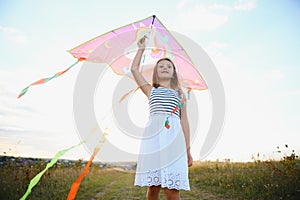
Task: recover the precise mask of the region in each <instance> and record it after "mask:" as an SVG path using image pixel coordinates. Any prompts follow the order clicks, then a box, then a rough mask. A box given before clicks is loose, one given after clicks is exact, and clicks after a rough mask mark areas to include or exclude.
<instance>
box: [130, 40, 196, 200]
mask: <svg viewBox="0 0 300 200" xmlns="http://www.w3.org/2000/svg"><path fill="white" fill-rule="evenodd" d="M138 47H139V49H138V52H137V54H136V56H135V58H134V60H133V63H132V67H131V73H132V75H133V77H134V79H135V81H136V83H137V84H138V86H139V87H140V88H141V90H142V91H143V93H144V94H145V95H146V96H147V97H148V99H149V107H150V116H149V122H148V124H147V126H146V128H145V132H144V135H143V139H142V141H141V148H140V154H139V158H138V162H137V170H136V176H135V183H134V184H135V185H138V186H148V190H147V199H159V193H160V189H161V188H163V189H164V193H165V197H166V199H172V200H175V199H176V200H177V199H180V193H179V190H190V186H189V180H188V166H191V165H192V162H193V160H192V156H191V153H190V133H189V124H188V119H187V111H186V98H185V96H184V94H183V92H182V90H181V88H180V86H179V82H178V77H177V73H176V68H175V66H174V64H173V62H172V61H171V60H170V59H168V58H163V59H160V60H158V62H157V63H156V66H155V68H154V71H153V80H152V86H151V85H150V84H149V83H148V82H147V81H146V80H145V78H144V77H143V76H142V74H141V73H140V71H139V65H140V62H141V58H142V55H143V52H144V49H145V37H144V38H142V39H140V40H139V41H138Z"/></svg>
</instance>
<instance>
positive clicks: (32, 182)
mask: <svg viewBox="0 0 300 200" xmlns="http://www.w3.org/2000/svg"><path fill="white" fill-rule="evenodd" d="M83 143H84V142H80V143H79V144H77V145H75V146H72V147H70V148H68V149H64V150H61V151H59V152H57V153H56V155H55V156H54V158H52V160H51V161H50V163H48V164H47V166H46V168H45V169H44V170H43V171H41V172H40V173H38V174H37V175H36V176H35V177H34V178H33V179H31V181H30V183H29V186H28V188H27V191H26V192H25V194H24V195H23V196H22V198H21V199H20V200H25V199H26V198H27V197H28V195H29V194H30V193H31V190H32V188H33V187H34V186H35V185H36V184H37V183H38V182H39V181H40V179H41V177H42V176H43V175H44V173H45V172H46V171H47V170H48V169H49V168H50V167H52V166H53V165H54V164H55V163H56V162H57V160H58V159H59V158H60V157H61V156H63V155H64V154H65V153H66V152H68V151H69V150H71V149H73V148H75V147H77V146H80V145H81V144H83Z"/></svg>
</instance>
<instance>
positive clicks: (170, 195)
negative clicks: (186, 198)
mask: <svg viewBox="0 0 300 200" xmlns="http://www.w3.org/2000/svg"><path fill="white" fill-rule="evenodd" d="M164 192H165V197H166V199H167V200H180V193H179V190H175V189H168V188H164Z"/></svg>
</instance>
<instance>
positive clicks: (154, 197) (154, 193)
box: [146, 185, 160, 200]
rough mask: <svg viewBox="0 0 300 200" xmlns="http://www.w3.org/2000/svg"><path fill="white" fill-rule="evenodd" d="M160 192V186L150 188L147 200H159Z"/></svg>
mask: <svg viewBox="0 0 300 200" xmlns="http://www.w3.org/2000/svg"><path fill="white" fill-rule="evenodd" d="M159 192H160V185H159V186H150V187H148V190H147V195H146V197H147V200H158V199H159Z"/></svg>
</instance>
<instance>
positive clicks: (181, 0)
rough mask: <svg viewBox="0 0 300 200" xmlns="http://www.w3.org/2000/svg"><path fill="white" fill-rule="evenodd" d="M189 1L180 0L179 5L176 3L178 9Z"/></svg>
mask: <svg viewBox="0 0 300 200" xmlns="http://www.w3.org/2000/svg"><path fill="white" fill-rule="evenodd" d="M187 1H188V0H180V1H179V2H178V3H177V5H176V8H177V10H180V9H182V8H183V7H184V6H185V4H186V2H187Z"/></svg>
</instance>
